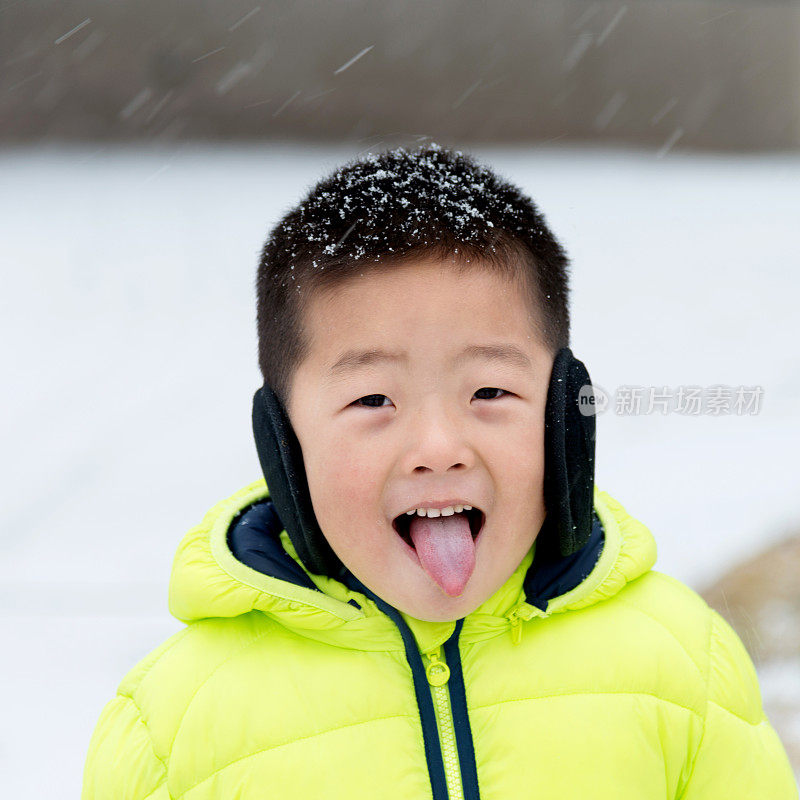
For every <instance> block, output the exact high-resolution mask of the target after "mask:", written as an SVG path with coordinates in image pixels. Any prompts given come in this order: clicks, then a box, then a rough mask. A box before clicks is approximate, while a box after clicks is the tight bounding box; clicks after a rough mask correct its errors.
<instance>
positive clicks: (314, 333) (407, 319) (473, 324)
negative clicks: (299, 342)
mask: <svg viewBox="0 0 800 800" xmlns="http://www.w3.org/2000/svg"><path fill="white" fill-rule="evenodd" d="M303 325H304V329H305V333H306V335H307V337H308V340H309V345H310V347H311V350H312V351H313V352H315V353H316V355H317V356H319V357H322V358H324V359H325V360H326V361H327V362H328V363H327V366H328V367H331V366H333V365H334V362H341V364H346V365H348V366H351V367H352V366H356V365H358V364H363V363H366V361H371V362H372V363H377V362H378V361H379V360H384V361H389V360H395V361H401V360H402V358H401V357H400V358H395V359H389V358H381V357H377V358H376V357H375V356H374V355H373V356H368V355H366V356H365V353H368V352H369V351H371V350H379V351H383V353H384V355H391V354H392V353H394V354H395V355H398V353H399V351H402V350H404V349H405V347H404V345H405V344H406V343H408V344H409V345H411V346H413V345H414V344H416V345H417V346H418V347H419V348H425V349H430V350H437V351H442V350H443V349H448V350H449V351H450V355H451V357H453V358H455V357H456V356H459V357H460V358H461V360H464V358H466V357H468V356H470V357H471V356H475V355H481V354H480V353H478V352H477V351H476V350H475V346H477V345H480V344H481V340H482V344H483V345H485V346H494V347H495V351H494V352H493V353H489V352H488V351H486V352H484V353H483V355H486V356H488V357H490V358H492V359H494V360H498V361H499V360H502V359H503V358H504V355H505V357H506V360H507V361H508V362H509V363H510V362H512V361H516V362H517V363H518V364H521V363H522V360H523V359H522V358H520V357H519V356H515V355H513V354H511V353H510V352H509V351H510V350H511V349H512V348H510V347H506V351H507V352H506V353H505V354H502V353H500V349H502V347H501V345H502V344H503V343H504V342H503V341H502V340H508V339H511V340H514V339H515V340H516V343H517V345H518V347H517V349H518V350H519V349H522V350H523V352H524V350H525V348H524V347H522V348H520V347H519V345H520V344H525V343H530V342H531V339H535V340H538V339H539V338H540V337H539V335H538V329H537V325H536V320H535V319H534V312H533V309H532V307H531V301H530V295H529V292H528V289H527V285H526V283H525V281H524V280H521V279H520V278H518V277H516V276H515V275H514V274H511V275H506V274H504V273H500V272H498V271H497V270H493V269H490V268H488V267H485V266H483V265H480V266H478V265H474V266H470V265H468V266H467V267H464V266H462V265H458V264H452V263H449V262H442V261H433V260H425V261H423V260H419V261H413V262H408V263H403V264H400V265H392V266H390V267H385V266H383V265H381V267H378V268H376V267H375V266H372V265H371V268H370V269H368V270H365V271H364V272H363V273H356V274H355V275H350V276H348V277H347V278H344V279H343V280H341V281H340V282H337V283H335V284H333V285H330V286H326V287H323V288H321V289H319V290H318V291H317V292H315V293H314V294H313V295H312V296H311V297H310V298H308V299H307V301H306V304H305V308H304V312H303ZM468 339H469V340H470V341H469V342H468V341H467V340H468ZM505 343H506V344H508V343H509V342H505ZM469 345H473V348H472V350H471V351H469V352H468V353H465V352H462V351H463V350H464V348H465V347H467V348H468V346H469ZM454 348H458V352H456V350H455V349H454ZM498 348H499V349H498ZM358 353H361V356H360V357H359V358H356V355H357V354H358ZM498 354H499V355H498ZM345 356H347V357H346V358H345ZM365 359H366V360H365Z"/></svg>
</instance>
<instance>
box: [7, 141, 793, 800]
mask: <svg viewBox="0 0 800 800" xmlns="http://www.w3.org/2000/svg"><path fill="white" fill-rule="evenodd" d="M473 152H474V153H475V154H477V155H479V156H481V157H483V158H485V159H486V160H488V161H489V163H491V164H493V165H494V166H495V167H496V168H497V169H498V170H499V171H500V172H501V173H502V174H504V175H505V176H506V177H508V178H510V179H511V180H513V181H514V182H516V183H518V184H520V185H522V186H523V187H524V188H525V189H526V191H527V192H528V193H529V194H530V195H531V196H532V197H533V198H534V200H535V201H536V202H537V203H538V204H539V206H540V208H541V209H542V211H543V212H544V214H545V216H546V217H547V219H548V222H549V223H550V224H551V226H552V227H553V229H554V232H555V234H556V235H557V236H558V237H559V238H560V240H561V241H562V242H563V244H564V246H565V248H566V250H567V252H568V254H569V256H570V258H571V260H572V264H573V304H572V313H573V341H572V349H573V351H574V352H575V354H576V355H577V356H578V357H579V358H581V359H582V360H583V361H584V362H585V363H586V365H587V367H588V369H589V371H590V373H591V376H592V378H593V380H594V381H595V382H596V383H597V384H599V385H600V386H601V387H603V388H604V389H605V390H606V391H608V392H610V393H613V392H614V391H615V390H616V389H617V387H620V386H623V385H639V386H658V387H662V386H667V387H672V388H673V389H674V388H675V387H677V386H679V385H695V386H702V387H707V386H711V385H713V384H726V385H729V386H740V385H744V386H749V387H751V386H761V387H763V391H764V394H763V397H762V408H761V411H760V413H758V414H755V415H746V416H738V415H735V414H734V415H721V416H716V417H715V416H709V415H700V416H691V415H688V416H684V415H680V414H675V413H670V414H666V415H662V414H659V413H654V414H649V415H644V414H643V415H639V416H629V415H621V414H617V413H615V412H614V410H613V409H610V410H609V411H607V412H606V413H605V414H603V415H601V416H600V417H599V418H598V454H597V483H598V485H599V486H600V487H601V488H602V489H605V490H607V491H609V492H610V493H611V494H612V495H614V496H615V497H616V498H617V499H619V500H620V502H622V504H623V505H625V506H626V508H627V509H628V510H629V511H630V512H631V513H632V514H633V515H634V516H636V517H637V518H639V519H641V520H642V521H643V522H645V523H646V524H647V525H648V526H649V527H650V529H651V530H652V531H653V534H654V535H655V537H656V541H657V543H658V549H659V556H658V562H657V564H656V569H659V570H661V571H663V572H667V573H669V574H672V575H674V576H675V577H677V578H679V579H680V580H683V581H685V582H686V583H688V584H689V585H690V586H692V587H693V588H695V589H698V590H699V589H702V588H703V587H704V586H705V585H707V584H708V583H709V582H710V581H711V580H713V579H714V578H715V577H717V576H718V575H719V574H721V573H722V572H723V571H724V570H725V569H726V568H728V567H730V566H731V565H733V564H735V563H737V562H738V561H740V560H742V559H744V558H746V557H747V556H748V555H750V554H752V553H755V552H757V551H759V550H761V549H762V548H763V547H765V546H766V545H767V544H769V543H771V542H774V541H777V540H779V539H781V538H783V537H785V536H786V535H788V534H789V533H790V532H793V531H795V530H797V528H798V526H800V492H798V479H797V473H796V460H797V456H796V454H797V453H798V452H799V451H800V410H799V408H800V345H798V342H800V315H798V309H797V305H798V299H799V298H800V272H799V271H798V266H800V237H798V231H797V224H798V220H800V193H798V191H797V187H798V186H800V156H797V155H757V156H747V157H743V156H720V155H683V154H679V153H676V152H673V153H669V154H667V155H666V156H665V157H663V158H657V157H655V155H654V154H653V153H650V152H637V151H634V152H631V151H621V150H587V149H574V148H559V147H554V146H550V147H544V148H536V149H519V150H511V149H503V150H496V149H488V148H476V149H474V150H473ZM354 153H355V150H354V149H345V148H338V149H335V148H321V147H309V146H304V147H291V146H275V145H269V146H266V145H265V146H247V147H236V148H219V147H199V146H191V145H190V146H182V147H176V148H174V149H169V150H165V149H158V150H154V149H133V148H128V149H126V148H122V149H120V148H117V149H111V148H106V147H102V146H87V147H84V148H69V149H58V148H51V149H38V150H32V149H26V148H19V149H8V150H5V151H0V175H2V186H3V189H2V192H1V193H0V265H1V267H2V286H3V291H2V299H0V304H1V306H2V307H1V308H0V311H1V312H2V313H1V314H0V326H2V336H0V358H2V364H3V375H4V381H3V402H4V413H3V415H2V418H1V419H0V446H1V447H2V452H3V456H4V457H3V459H2V464H1V465H0V469H2V489H3V503H2V533H0V537H1V538H0V552H2V556H3V557H2V561H0V636H2V641H3V643H4V645H5V648H4V649H5V655H4V658H3V659H2V666H0V680H1V681H2V685H3V687H4V688H5V692H4V699H3V715H2V718H3V722H2V725H0V772H2V773H3V775H4V776H5V777H4V780H3V783H4V794H5V795H7V796H9V797H11V796H14V797H16V796H22V795H23V794H25V795H27V796H41V797H45V796H46V797H50V798H71V797H76V796H78V794H79V787H80V780H81V771H82V767H83V762H84V758H85V753H86V747H87V745H88V740H89V737H90V735H91V731H92V729H93V727H94V724H95V722H96V720H97V717H98V715H99V713H100V710H101V708H102V706H103V705H104V703H105V702H106V701H107V700H108V699H110V698H111V697H112V696H113V694H114V691H115V689H116V686H117V685H118V683H119V681H120V679H121V678H122V676H123V675H124V674H125V672H127V670H128V669H130V667H132V666H133V664H134V663H135V662H136V661H138V660H139V659H140V658H141V657H143V656H144V655H145V654H146V653H147V652H149V651H150V650H152V649H153V648H154V647H155V646H156V645H157V644H159V643H160V642H161V641H162V640H163V639H164V638H166V637H167V636H169V635H170V634H171V633H173V632H174V631H177V630H178V629H179V628H180V627H181V626H180V623H178V622H177V621H176V620H174V619H172V618H171V617H170V616H169V614H168V611H167V606H166V601H167V582H168V579H169V572H170V568H171V564H172V557H173V554H174V552H175V549H176V547H177V544H178V542H179V540H180V538H181V536H182V535H183V533H184V532H185V530H186V529H187V528H188V527H190V526H191V525H193V524H195V523H196V522H198V521H199V520H200V519H201V517H202V515H203V514H204V513H205V511H206V510H207V509H208V508H209V507H210V506H211V505H212V504H213V503H214V502H216V501H217V500H219V499H221V498H223V497H225V496H227V495H228V494H230V493H232V492H233V491H235V490H236V489H237V488H239V487H240V486H242V485H244V484H245V483H248V482H250V481H251V480H254V479H255V478H257V477H259V475H260V472H259V467H258V462H257V459H256V455H255V449H254V447H253V445H252V443H251V438H250V399H251V396H252V392H253V391H254V390H255V389H256V388H257V386H258V385H259V383H260V381H259V375H258V371H257V366H256V338H255V322H254V320H255V311H254V291H253V277H254V272H255V265H256V262H257V258H258V253H259V250H260V247H261V245H262V243H263V240H264V238H265V236H266V234H267V231H268V230H269V228H270V227H271V225H272V224H273V223H274V222H275V221H276V220H277V219H278V217H279V216H280V215H281V214H282V213H283V212H284V211H285V210H286V209H287V208H288V207H289V206H290V205H291V204H293V203H294V202H295V201H296V200H297V199H299V197H300V195H301V194H302V193H303V192H304V191H305V190H306V189H307V188H308V187H309V186H310V185H311V184H312V183H313V182H314V181H315V180H316V179H317V178H319V177H321V175H322V174H323V173H325V172H327V171H328V170H330V169H332V168H333V167H334V166H336V165H337V164H338V163H340V162H341V161H343V160H345V159H347V158H349V157H350V156H351V155H353V154H354ZM782 680H785V676H784V677H782ZM799 680H800V679H799ZM796 689H797V687H796V686H795V687H794V689H793V691H795V692H796Z"/></svg>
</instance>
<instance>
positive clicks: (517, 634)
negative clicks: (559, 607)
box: [506, 603, 550, 644]
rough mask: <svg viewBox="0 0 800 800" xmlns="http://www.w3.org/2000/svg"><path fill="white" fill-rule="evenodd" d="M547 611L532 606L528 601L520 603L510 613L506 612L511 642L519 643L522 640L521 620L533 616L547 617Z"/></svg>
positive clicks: (548, 614) (548, 613)
mask: <svg viewBox="0 0 800 800" xmlns="http://www.w3.org/2000/svg"><path fill="white" fill-rule="evenodd" d="M549 616H550V612H549V611H542V609H541V608H537V607H536V606H532V605H531V604H530V603H520V605H518V606H517V607H516V608H515V609H514V610H513V611H512V612H511V613H510V614H506V619H507V620H508V622H509V624H510V626H511V643H512V644H519V643H520V642H521V641H522V621H523V620H525V621H527V620H529V619H533V618H534V617H549Z"/></svg>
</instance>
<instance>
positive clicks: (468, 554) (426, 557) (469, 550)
mask: <svg viewBox="0 0 800 800" xmlns="http://www.w3.org/2000/svg"><path fill="white" fill-rule="evenodd" d="M409 535H410V536H411V541H412V542H414V547H415V548H416V550H417V556H418V557H419V560H420V563H421V564H422V566H423V567H424V568H425V571H426V572H427V573H428V575H430V576H431V578H433V579H434V580H435V581H436V583H438V584H439V586H441V588H442V589H443V590H444V591H445V592H446V593H447V594H449V595H450V596H451V597H456V596H458V595H460V594H461V592H463V591H464V587H465V586H466V585H467V581H468V580H469V576H470V575H472V570H473V569H474V568H475V542H474V541H473V540H472V534H471V533H470V529H469V519H468V518H467V515H466V514H452V515H451V516H449V517H417V516H415V517H414V518H413V519H412V520H411V528H410V529H409Z"/></svg>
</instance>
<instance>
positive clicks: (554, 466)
mask: <svg viewBox="0 0 800 800" xmlns="http://www.w3.org/2000/svg"><path fill="white" fill-rule="evenodd" d="M593 398H594V392H593V390H592V384H591V379H590V377H589V373H588V371H587V370H586V367H585V366H584V364H583V362H582V361H579V360H578V359H577V358H575V356H574V355H573V354H572V351H571V350H570V349H569V348H568V347H562V348H561V349H560V350H559V351H558V353H556V357H555V359H554V361H553V371H552V373H551V376H550V385H549V387H548V391H547V403H546V405H545V460H544V468H545V478H544V500H545V507H546V509H547V516H546V518H545V522H544V525H543V526H542V531H541V532H540V534H539V537H538V539H537V552H538V550H539V546H540V544H541V545H542V546H543V547H544V548H546V549H552V550H554V549H555V548H556V546H557V547H558V552H559V554H560V555H561V556H568V555H571V554H572V553H574V552H575V551H576V550H580V548H581V547H583V546H584V545H585V544H586V542H587V541H588V540H589V536H590V535H591V532H592V515H593V513H594V456H595V438H596V426H595V413H594V411H595V408H594V403H593ZM581 403H583V406H582V405H581ZM581 408H583V409H584V411H583V412H582V411H581Z"/></svg>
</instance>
